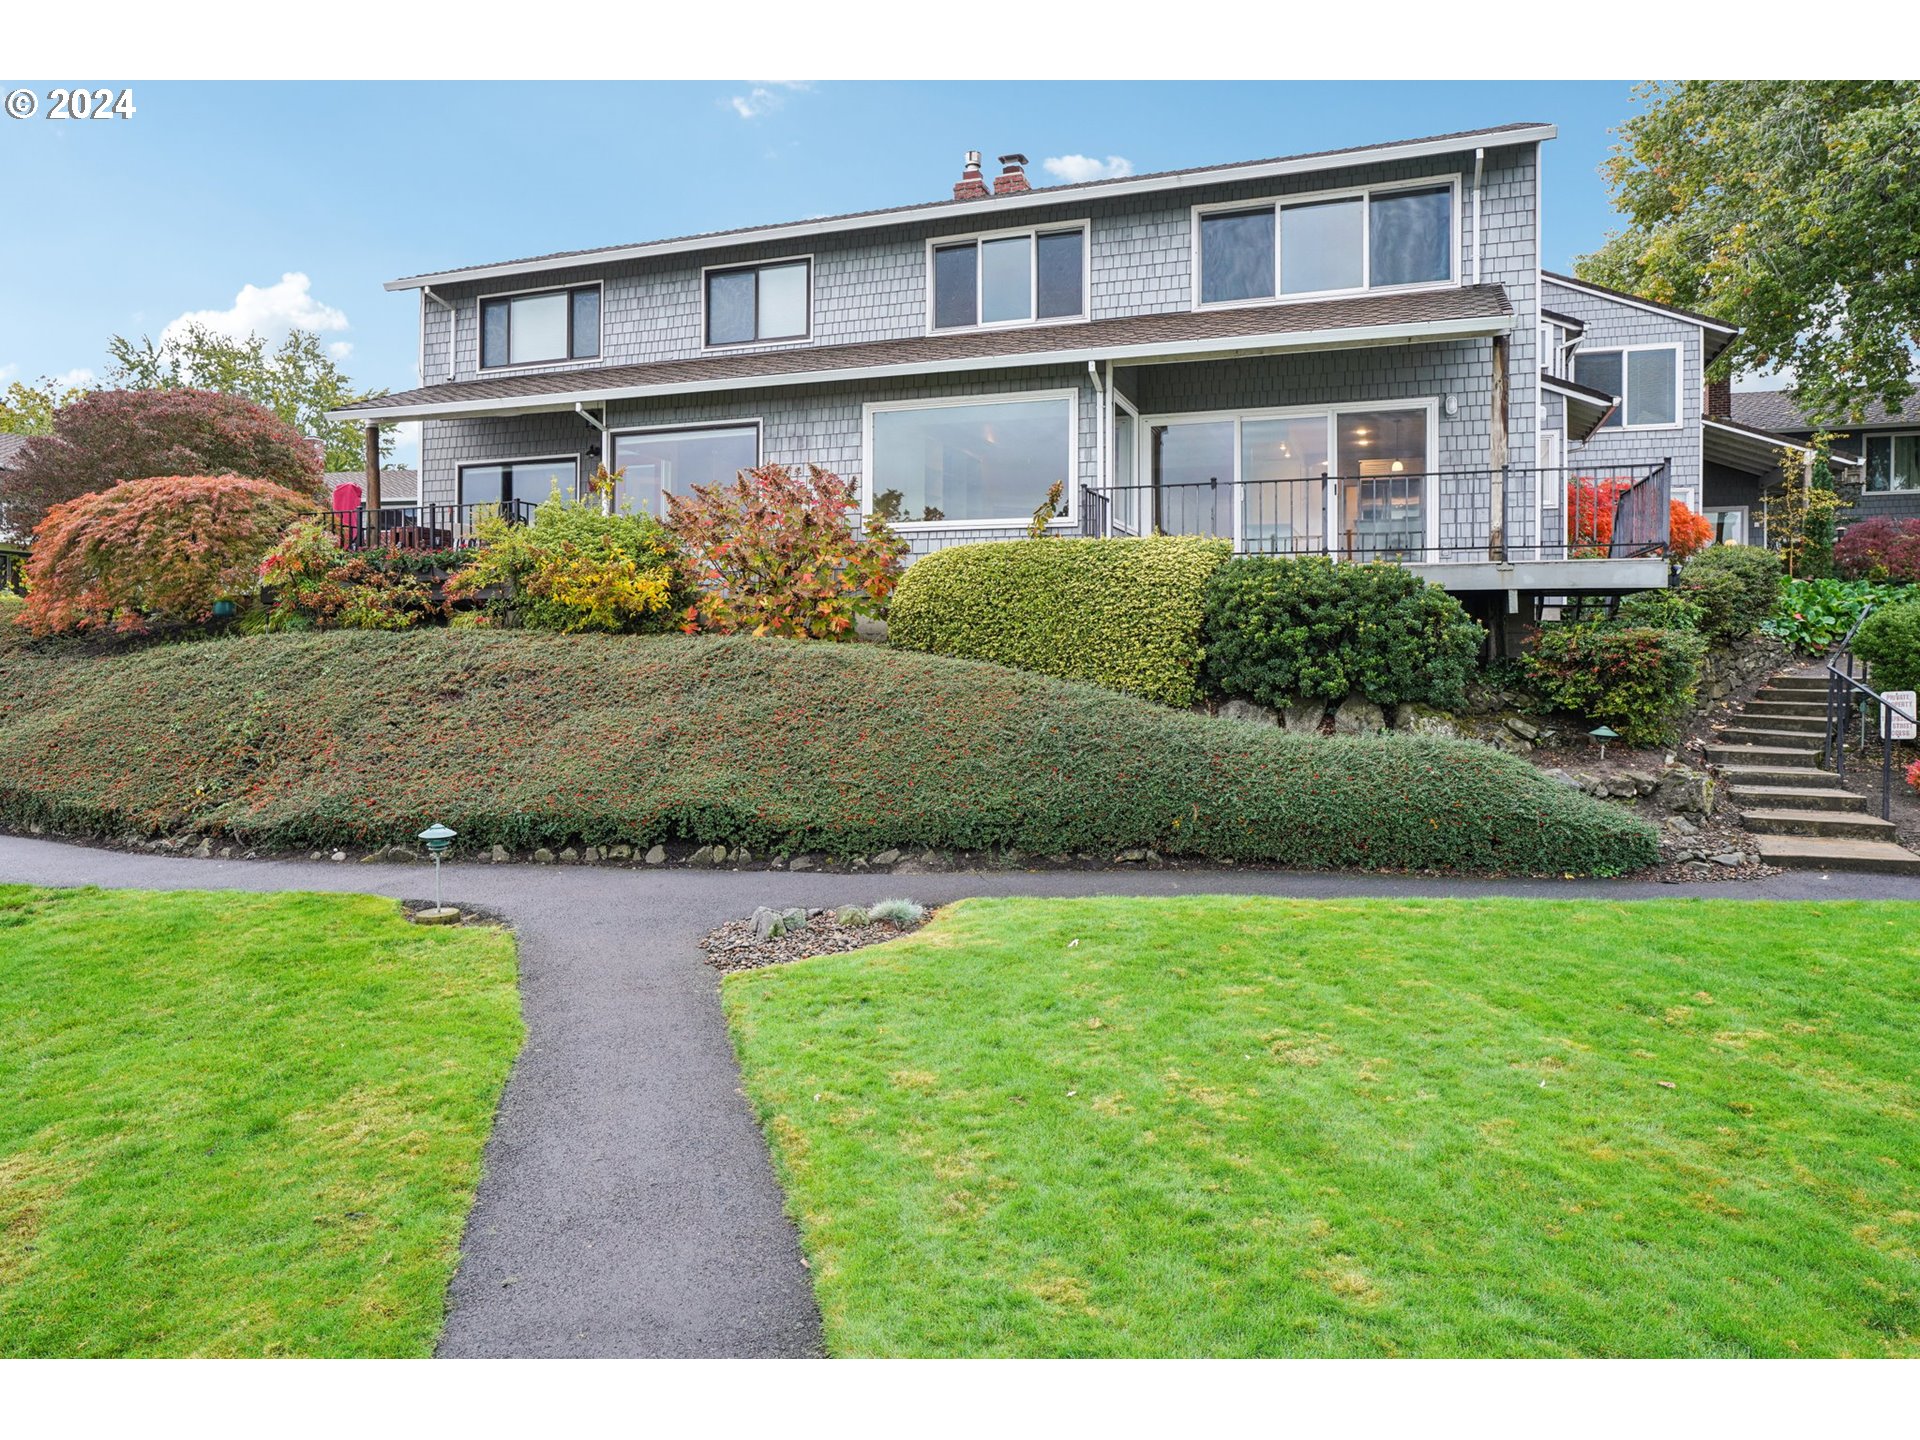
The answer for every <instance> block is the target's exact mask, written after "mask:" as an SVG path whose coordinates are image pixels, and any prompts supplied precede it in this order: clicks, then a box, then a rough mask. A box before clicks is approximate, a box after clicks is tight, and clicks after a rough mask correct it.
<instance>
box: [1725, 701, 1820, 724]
mask: <svg viewBox="0 0 1920 1440" xmlns="http://www.w3.org/2000/svg"><path fill="white" fill-rule="evenodd" d="M1740 713H1741V714H1742V715H1745V716H1746V717H1747V718H1748V719H1750V720H1758V719H1759V718H1760V717H1761V716H1763V715H1766V716H1773V715H1793V716H1797V717H1800V718H1802V719H1806V720H1819V721H1821V722H1823V723H1824V722H1825V720H1826V718H1827V702H1826V701H1824V700H1768V699H1764V698H1762V697H1759V696H1756V697H1755V698H1753V699H1752V700H1749V701H1748V702H1747V703H1746V704H1745V705H1742V706H1741V707H1740Z"/></svg>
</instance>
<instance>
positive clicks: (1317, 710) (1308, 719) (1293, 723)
mask: <svg viewBox="0 0 1920 1440" xmlns="http://www.w3.org/2000/svg"><path fill="white" fill-rule="evenodd" d="M1281 718H1282V719H1283V720H1284V721H1285V722H1286V726H1287V733H1288V734H1289V735H1318V734H1319V733H1320V726H1321V723H1322V722H1323V721H1324V720H1325V719H1326V718H1327V702H1326V701H1324V700H1297V701H1295V702H1294V703H1293V704H1291V705H1289V706H1287V708H1286V710H1285V711H1284V712H1283V713H1282V716H1281Z"/></svg>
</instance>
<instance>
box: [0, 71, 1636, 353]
mask: <svg viewBox="0 0 1920 1440" xmlns="http://www.w3.org/2000/svg"><path fill="white" fill-rule="evenodd" d="M41 88H44V87H41ZM134 92H135V104H136V107H137V113H136V114H135V115H134V116H133V118H132V119H130V120H115V121H86V122H58V121H48V120H44V119H37V118H36V119H33V120H27V121H13V120H8V119H0V174H4V176H5V177H6V180H5V183H6V187H7V190H8V193H9V194H10V195H11V196H13V197H15V198H16V199H22V198H24V200H25V201H26V203H24V204H19V205H10V206H8V207H7V208H8V212H9V223H8V224H6V225H4V226H0V379H22V378H23V379H32V378H34V377H37V376H40V375H64V374H67V373H68V372H72V371H82V370H90V371H95V372H100V371H103V370H104V368H105V366H104V356H105V345H106V340H107V337H108V336H109V335H111V334H114V333H116V332H118V333H122V334H129V335H139V334H142V333H147V334H152V335H155V336H158V335H159V334H160V333H161V331H163V330H164V329H165V327H166V326H167V325H168V324H169V323H171V322H173V321H175V320H177V319H178V318H179V317H181V316H183V315H187V314H192V313H200V312H204V314H203V318H206V319H209V320H211V321H213V322H214V323H216V324H223V325H226V326H228V327H232V328H240V327H244V326H246V325H249V324H251V325H253V326H254V328H259V329H261V330H263V331H273V330H276V329H277V330H280V331H284V327H285V326H286V325H287V324H288V323H302V324H304V325H305V326H306V328H310V329H318V330H320V332H321V333H322V336H323V338H324V339H326V340H327V341H328V342H329V343H330V344H333V345H335V346H336V347H338V349H339V353H341V354H342V355H343V356H344V364H345V365H346V368H347V370H348V372H349V373H350V374H351V375H352V376H353V377H354V379H355V380H356V381H358V382H360V383H363V384H369V385H384V386H387V387H389V388H391V389H396V390H398V389H404V388H406V387H408V386H410V385H412V384H414V383H415V378H416V377H415V367H416V363H417V349H416V336H415V328H414V326H415V303H416V302H415V298H414V296H413V295H412V294H392V295H390V294H387V293H386V292H384V291H383V290H382V289H381V288H380V287H381V283H382V282H383V281H386V280H389V279H392V278H393V277H395V276H398V275H407V274H413V273H416V272H419V271H423V270H433V269H439V268H443V267H446V266H452V265H458V264H466V263H477V262H483V261H488V260H503V259H511V258H514V257H518V256H523V255H534V254H540V253H542V252H545V251H549V250H567V249H576V248H580V247H584V246H591V245H606V244H616V243H621V242H626V241H635V240H646V239H652V238H655V237H659V236H666V235H678V234H684V233H687V232H690V231H698V230H710V229H721V228H725V227H728V226H734V225H748V224H755V223H761V222H768V221H777V220H790V219H798V218H801V217H804V216H809V215H820V214H832V213H837V212H840V211H845V210H861V209H867V208H870V207H874V206H882V205H897V204H905V203H909V202H913V201H917V200H931V199H936V198H940V197H942V196H944V195H946V194H947V193H949V187H950V186H951V185H952V182H953V181H954V179H955V178H957V176H958V173H959V168H960V159H961V155H962V153H963V152H964V151H966V150H968V149H978V150H981V151H983V152H985V154H986V155H987V156H988V158H989V160H991V158H992V157H993V156H994V155H996V154H1000V153H1003V152H1006V151H1011V150H1018V151H1021V152H1023V153H1025V154H1026V155H1027V156H1029V157H1030V159H1031V162H1032V164H1031V167H1030V168H1031V170H1032V172H1033V173H1034V176H1035V181H1036V183H1043V182H1044V181H1045V180H1046V179H1047V172H1046V171H1044V170H1043V168H1042V166H1043V164H1044V162H1045V161H1046V160H1047V159H1049V158H1058V157H1064V156H1085V157H1089V158H1091V159H1093V160H1097V161H1099V162H1101V163H1102V164H1105V163H1107V162H1108V161H1109V159H1110V158H1112V157H1119V159H1120V160H1122V161H1124V162H1125V163H1126V164H1127V165H1128V166H1129V167H1130V168H1131V169H1132V170H1133V171H1134V172H1141V171H1149V170H1165V169H1173V168H1177V167H1179V166H1182V165H1194V164H1211V163H1216V162H1219V161H1225V160H1245V159H1255V158H1259V157H1263V156H1269V155H1285V154H1292V153H1295V152H1299V151H1308V150H1321V149H1327V148H1331V147H1335V146H1341V145H1354V144H1365V143H1369V142H1374V141H1384V140H1397V139H1405V138H1408V137H1410V136H1416V135H1428V134H1436V133H1441V132H1445V131H1451V130H1465V129H1471V128H1474V127H1476V126H1482V125H1493V124H1502V123H1505V122H1508V121H1513V120H1545V121H1550V122H1552V123H1554V124H1556V125H1558V126H1559V127H1560V138H1559V139H1557V140H1556V141H1554V142H1553V143H1552V144H1551V145H1550V146H1549V147H1548V148H1547V159H1546V165H1545V174H1546V185H1547V189H1546V214H1545V225H1546V240H1545V246H1546V258H1547V263H1548V264H1549V265H1550V266H1553V267H1556V268H1565V267H1566V266H1568V265H1570V264H1571V263H1572V260H1573V257H1574V256H1576V255H1578V254H1579V253H1581V252H1582V251H1584V250H1588V249H1591V248H1593V247H1594V246H1595V245H1596V244H1598V243H1599V241H1600V239H1601V237H1602V236H1603V235H1604V233H1605V232H1606V230H1607V228H1608V227H1609V225H1610V224H1611V223H1612V212H1611V210H1610V209H1609V207H1608V205H1607V197H1606V189H1605V186H1604V184H1603V183H1602V182H1601V180H1600V178H1599V175H1598V173H1597V171H1598V166H1599V165H1600V162H1601V161H1602V160H1603V159H1604V158H1605V156H1606V154H1607V151H1608V148H1609V147H1610V145H1611V144H1612V140H1613V137H1612V134H1611V133H1610V132H1611V129H1612V127H1613V126H1616V125H1618V124H1619V123H1620V122H1621V121H1622V120H1624V119H1625V118H1626V117H1627V116H1628V115H1629V114H1631V113H1632V111H1633V108H1634V100H1633V96H1632V86H1631V84H1630V82H1626V81H1620V82H1568V81H1554V82H1551V83H1549V82H1518V83H1479V82H1475V83H1465V82H1461V83H1451V82H1418V83H1415V82H1404V81H1398V82H1392V83H1381V84H1367V83H1353V82H1328V83H1305V82H1298V81H1286V82H1274V83H1258V84H1252V83H1247V84H1240V83H1233V84H1229V83H1155V82H1125V83H1119V82H1073V83H1026V82H997V81H996V82H982V83H974V84H959V83H942V84H930V83H929V84H923V83H912V84H909V83H883V82H854V81H848V82H822V83H817V84H810V85H804V86H802V85H792V84H788V83H783V82H771V81H758V82H755V81H740V82H731V83H729V82H709V81H702V82H691V83H661V82H635V83H623V84H506V83H498V84H493V83H431V84H422V83H402V84H394V83H340V84H318V83H316V84H232V83H224V84H215V83H201V84H190V83H167V84H136V85H135V86H134ZM285 276H294V277H305V280H304V282H301V281H300V280H298V279H295V280H293V281H287V280H284V279H283V277H285ZM248 286H251V287H253V290H252V292H251V293H248V294H246V295H244V296H243V294H242V292H243V289H244V287H248Z"/></svg>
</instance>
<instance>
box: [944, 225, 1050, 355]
mask: <svg viewBox="0 0 1920 1440" xmlns="http://www.w3.org/2000/svg"><path fill="white" fill-rule="evenodd" d="M932 251H933V254H932V263H931V266H930V268H931V271H932V276H933V281H932V288H933V327H932V328H934V329H935V330H964V329H968V328H970V327H973V326H978V325H1020V324H1027V323H1031V322H1032V321H1035V320H1077V319H1079V318H1080V317H1081V316H1083V315H1085V314H1086V313H1087V299H1086V265H1087V228H1086V226H1085V225H1076V226H1074V227H1072V228H1071V229H1057V230H1047V229H1039V230H1025V231H999V232H996V233H994V234H992V235H981V236H976V237H974V238H972V239H968V240H956V241H936V242H935V243H934V244H933V246H932Z"/></svg>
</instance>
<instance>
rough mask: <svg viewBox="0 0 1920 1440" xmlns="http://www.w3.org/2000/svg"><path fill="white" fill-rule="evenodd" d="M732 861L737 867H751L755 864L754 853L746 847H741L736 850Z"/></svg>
mask: <svg viewBox="0 0 1920 1440" xmlns="http://www.w3.org/2000/svg"><path fill="white" fill-rule="evenodd" d="M732 859H733V863H734V864H736V865H751V864H752V863H753V852H752V851H750V850H748V849H747V847H746V846H744V845H741V846H738V847H736V848H735V850H734V852H733V856H732Z"/></svg>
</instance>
